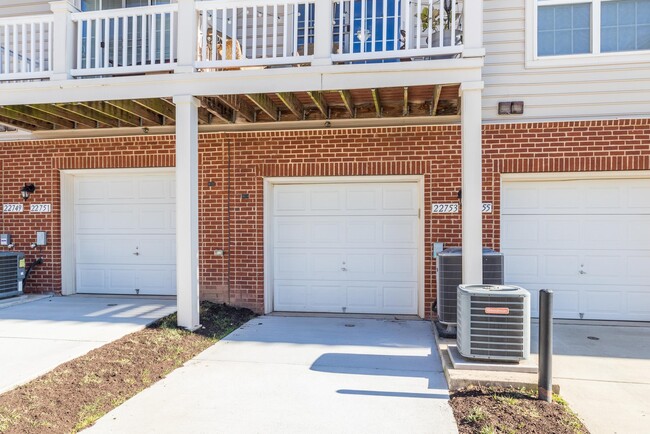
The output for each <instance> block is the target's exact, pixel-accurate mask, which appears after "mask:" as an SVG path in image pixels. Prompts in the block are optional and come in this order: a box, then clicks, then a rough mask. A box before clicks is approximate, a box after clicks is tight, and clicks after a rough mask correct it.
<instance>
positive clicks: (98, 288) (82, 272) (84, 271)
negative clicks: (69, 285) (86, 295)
mask: <svg viewBox="0 0 650 434" xmlns="http://www.w3.org/2000/svg"><path fill="white" fill-rule="evenodd" d="M76 279H77V287H78V288H85V289H86V290H88V291H91V292H102V291H103V290H104V288H105V287H106V285H107V283H108V278H107V270H106V269H105V268H96V267H93V266H89V265H82V266H79V265H77V272H76Z"/></svg>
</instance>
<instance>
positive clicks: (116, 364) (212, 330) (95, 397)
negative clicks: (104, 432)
mask: <svg viewBox="0 0 650 434" xmlns="http://www.w3.org/2000/svg"><path fill="white" fill-rule="evenodd" d="M253 316H254V314H253V312H251V311H250V310H248V309H237V308H233V307H230V306H226V305H220V304H214V303H209V302H203V303H201V324H202V325H203V328H201V329H199V330H197V331H195V332H193V333H192V332H188V331H186V330H183V329H179V328H177V327H176V314H173V315H170V316H168V317H165V318H163V319H161V320H159V321H157V322H156V323H154V324H152V325H151V326H150V327H148V328H146V329H144V330H141V331H139V332H136V333H132V334H130V335H127V336H125V337H123V338H121V339H119V340H117V341H114V342H111V343H109V344H107V345H104V346H103V347H101V348H97V349H95V350H93V351H90V352H89V353H88V354H86V355H84V356H82V357H79V358H77V359H74V360H72V361H70V362H67V363H64V364H62V365H60V366H59V367H57V368H56V369H54V370H53V371H50V372H49V373H47V374H45V375H43V376H41V377H39V378H37V379H36V380H33V381H31V382H30V383H28V384H25V385H23V386H20V387H18V388H17V389H14V390H11V391H9V392H7V393H4V394H2V395H0V432H1V433H6V434H13V433H16V434H18V433H20V434H32V433H33V434H37V433H70V432H77V431H79V430H81V429H83V428H86V427H88V426H90V425H92V424H93V423H94V422H95V421H96V420H97V419H99V418H100V417H101V416H103V415H104V414H106V413H107V412H109V411H110V410H112V409H113V408H115V407H117V406H118V405H120V404H122V403H123V402H124V401H126V400H127V399H129V398H131V397H132V396H134V395H135V394H137V393H138V392H140V391H142V390H144V389H146V388H147V387H149V386H151V385H152V384H153V383H155V382H156V381H158V380H160V379H162V378H164V377H165V376H166V375H167V374H169V373H170V372H171V371H173V370H174V369H176V368H178V367H179V366H181V365H182V364H183V363H185V362H186V361H187V360H189V359H191V358H192V357H194V356H196V355H197V354H199V353H200V352H201V351H203V350H205V349H206V348H208V347H209V346H210V345H212V344H214V343H215V342H216V341H218V340H219V339H221V338H222V337H224V336H225V335H227V334H228V333H230V332H231V331H233V330H234V329H236V328H237V327H239V326H240V325H241V324H243V323H245V322H246V321H248V320H249V319H251V318H252V317H253Z"/></svg>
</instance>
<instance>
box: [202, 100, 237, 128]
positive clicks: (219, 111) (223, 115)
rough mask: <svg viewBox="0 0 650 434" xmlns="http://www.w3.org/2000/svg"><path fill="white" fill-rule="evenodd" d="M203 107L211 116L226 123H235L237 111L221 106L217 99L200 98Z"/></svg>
mask: <svg viewBox="0 0 650 434" xmlns="http://www.w3.org/2000/svg"><path fill="white" fill-rule="evenodd" d="M200 101H201V107H203V108H205V109H206V110H207V111H208V112H210V114H211V115H212V116H214V117H216V118H217V119H219V120H221V121H222V122H225V123H229V124H230V123H233V122H234V121H235V111H234V110H233V109H231V108H230V107H228V106H227V105H225V104H221V102H220V101H219V100H217V99H216V98H209V97H202V98H200Z"/></svg>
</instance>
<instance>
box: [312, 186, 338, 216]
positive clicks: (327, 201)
mask: <svg viewBox="0 0 650 434" xmlns="http://www.w3.org/2000/svg"><path fill="white" fill-rule="evenodd" d="M342 193H343V192H342V191H341V189H340V188H338V187H325V188H314V189H313V190H312V191H311V194H310V196H309V204H310V210H311V211H314V212H318V211H336V210H339V209H341V201H342V199H343V198H342V196H343V194H342Z"/></svg>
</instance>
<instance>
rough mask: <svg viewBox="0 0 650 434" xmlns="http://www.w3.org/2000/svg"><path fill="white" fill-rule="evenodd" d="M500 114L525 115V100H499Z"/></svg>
mask: <svg viewBox="0 0 650 434" xmlns="http://www.w3.org/2000/svg"><path fill="white" fill-rule="evenodd" d="M499 114H500V115H523V114H524V102H523V101H501V102H499Z"/></svg>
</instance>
